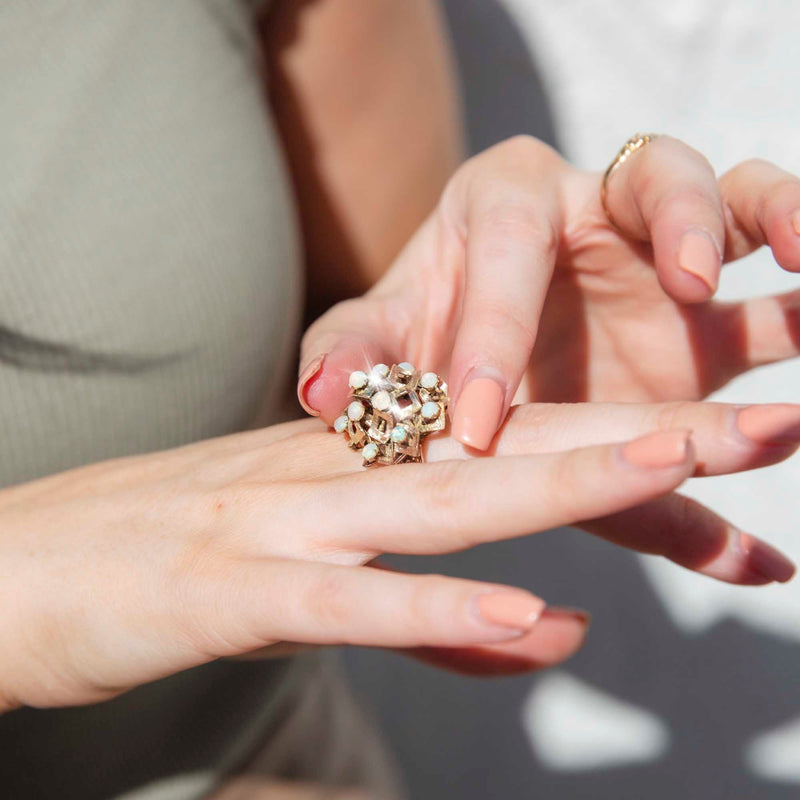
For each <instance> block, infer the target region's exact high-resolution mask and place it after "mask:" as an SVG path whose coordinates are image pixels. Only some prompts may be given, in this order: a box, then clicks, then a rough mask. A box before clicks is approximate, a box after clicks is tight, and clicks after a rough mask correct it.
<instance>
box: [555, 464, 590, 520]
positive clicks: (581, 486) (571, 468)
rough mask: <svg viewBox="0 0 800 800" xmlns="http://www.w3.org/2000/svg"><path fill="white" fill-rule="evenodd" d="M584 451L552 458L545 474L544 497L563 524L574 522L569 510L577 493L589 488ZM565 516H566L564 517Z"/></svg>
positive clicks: (574, 502)
mask: <svg viewBox="0 0 800 800" xmlns="http://www.w3.org/2000/svg"><path fill="white" fill-rule="evenodd" d="M588 458H589V454H588V453H587V452H586V450H569V451H567V452H565V453H559V454H557V455H555V456H553V457H552V459H551V461H550V464H549V468H548V470H547V473H546V476H547V477H546V497H547V500H548V503H549V504H550V505H551V506H552V508H553V509H554V510H555V511H557V512H558V513H559V514H561V515H562V519H561V521H562V522H563V523H567V522H575V521H576V520H575V519H573V518H572V517H570V516H569V510H570V509H571V508H573V507H574V506H575V504H576V497H577V492H586V491H587V490H588V489H589V488H590V480H589V477H590V476H589V474H587V461H588ZM565 515H566V516H565Z"/></svg>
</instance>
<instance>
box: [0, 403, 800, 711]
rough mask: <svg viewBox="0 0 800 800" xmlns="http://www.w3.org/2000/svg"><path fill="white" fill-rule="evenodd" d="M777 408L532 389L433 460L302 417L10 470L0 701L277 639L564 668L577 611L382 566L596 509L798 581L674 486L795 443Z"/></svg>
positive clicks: (739, 565)
mask: <svg viewBox="0 0 800 800" xmlns="http://www.w3.org/2000/svg"><path fill="white" fill-rule="evenodd" d="M781 408H784V409H785V407H777V410H776V408H775V407H766V408H755V410H753V409H754V407H751V408H749V409H746V410H744V411H742V410H739V409H736V408H733V407H729V406H723V405H716V404H693V403H689V404H679V405H674V404H673V405H672V406H648V405H641V406H637V405H624V406H611V405H608V406H600V405H586V406H581V405H576V406H568V405H556V406H546V405H537V406H522V407H518V408H516V409H514V410H513V412H512V414H511V415H510V418H509V420H508V421H507V422H506V424H505V426H504V428H503V430H502V431H501V434H500V435H499V436H498V438H497V444H496V454H495V456H494V457H483V458H468V457H466V455H465V454H464V450H463V448H462V447H461V446H460V445H458V444H457V443H456V442H454V441H451V440H450V439H449V438H448V437H439V438H438V439H436V438H434V437H431V439H429V440H428V458H429V460H430V461H431V462H438V463H426V464H409V465H402V466H395V467H390V468H387V469H380V468H379V469H375V470H362V469H361V467H360V462H361V459H360V457H359V456H358V455H357V454H355V453H353V452H351V451H350V450H348V448H347V447H346V446H345V444H344V442H343V440H342V438H341V437H339V436H334V435H331V434H330V433H329V432H328V431H327V430H326V429H325V426H324V425H323V424H322V423H321V422H320V421H319V420H305V421H302V422H295V423H287V424H285V425H280V426H275V427H272V428H267V429H264V430H261V431H254V432H248V433H242V434H237V435H233V436H227V437H223V438H219V439H215V440H210V441H206V442H201V443H199V444H195V445H191V446H187V447H183V448H180V449H176V450H170V451H166V452H163V453H157V454H153V455H147V456H138V457H131V458H125V459H120V460H116V461H109V462H104V463H99V464H95V465H93V466H89V467H84V468H80V469H75V470H72V471H69V472H65V473H61V474H58V475H54V476H51V477H48V478H44V479H41V480H38V481H35V482H32V483H28V484H23V485H19V486H15V487H11V488H8V489H5V490H3V491H2V492H0V576H1V579H0V607H2V609H3V614H2V616H1V617H0V707H1V708H4V709H8V708H13V707H16V706H19V705H30V706H38V707H44V706H63V705H76V704H84V703H92V702H97V701H100V700H103V699H105V698H109V697H112V696H114V695H116V694H119V693H121V692H123V691H125V690H127V689H130V688H133V687H134V686H137V685H139V684H142V683H146V682H148V681H152V680H154V679H157V678H159V677H162V676H166V675H168V674H171V673H174V672H178V671H181V670H184V669H187V668H190V667H192V666H195V665H198V664H201V663H203V662H207V661H210V660H213V659H216V658H220V657H231V656H239V655H243V654H247V653H252V652H254V651H259V650H261V649H262V648H265V647H269V646H270V645H274V644H276V643H278V642H282V641H286V642H298V643H306V644H314V645H324V644H341V643H351V644H361V645H372V646H382V647H393V648H403V649H414V650H415V651H416V652H417V653H419V654H421V655H422V656H423V657H428V658H435V659H436V660H437V661H438V662H439V663H444V664H452V663H454V662H455V661H456V660H457V659H458V658H459V657H460V655H459V654H461V655H463V653H464V652H465V651H464V648H478V649H477V650H472V651H470V652H472V654H473V656H475V655H476V654H477V658H478V660H480V658H481V657H486V658H489V659H491V658H502V657H504V656H507V657H508V658H511V659H514V658H516V659H518V660H519V659H521V660H522V661H524V663H525V664H526V665H527V666H529V667H530V666H533V665H539V666H547V665H550V664H553V663H556V662H559V661H561V660H563V659H564V658H566V657H568V656H569V655H571V653H572V652H574V650H576V649H577V648H578V647H579V646H580V643H581V641H582V639H583V635H584V632H585V627H586V620H585V618H584V617H582V616H581V615H580V614H575V613H571V612H567V611H560V610H558V609H550V610H546V609H545V604H544V601H542V600H540V599H539V598H537V597H535V596H534V595H532V594H530V593H528V592H526V591H522V590H520V589H514V588H508V587H503V586H497V585H493V584H486V583H480V582H476V581H468V580H461V579H455V578H447V577H442V576H431V575H427V576H420V575H405V574H400V573H393V572H390V571H385V570H380V569H375V568H372V567H370V566H367V565H368V564H369V563H370V562H372V561H373V559H375V558H376V557H377V556H378V555H380V554H381V553H419V554H426V553H442V552H446V551H453V550H458V549H463V548H467V547H471V546H473V545H476V544H479V543H481V542H485V541H489V540H494V539H500V538H506V537H512V536H521V535H524V534H527V533H530V532H533V531H537V530H544V529H547V528H552V527H554V526H559V525H565V524H570V523H575V522H579V521H581V520H593V521H592V522H591V523H587V527H588V528H590V529H591V530H593V531H594V532H596V533H599V534H600V535H602V536H604V537H606V538H609V539H612V540H616V541H618V542H620V543H622V544H624V545H626V546H629V547H633V548H634V549H639V550H643V551H646V552H651V553H661V554H663V555H665V556H667V557H669V558H672V559H673V560H675V561H677V562H678V563H681V564H683V565H684V566H689V567H691V568H693V569H696V570H698V571H701V572H704V573H706V574H709V575H711V576H714V577H717V578H720V579H723V580H728V581H732V582H735V583H751V584H763V583H768V582H770V581H772V580H787V579H788V578H789V577H790V576H791V573H792V571H793V567H792V565H791V562H788V561H787V560H786V559H785V558H783V557H782V556H780V555H779V554H777V553H776V552H775V551H774V550H772V548H770V547H769V546H768V545H766V544H764V543H761V542H759V541H758V540H756V539H754V538H753V537H749V536H746V535H745V534H741V533H740V532H739V531H737V530H736V529H735V528H733V527H732V526H730V525H728V524H727V523H724V522H723V521H721V520H719V518H717V517H716V516H714V515H713V514H712V513H711V512H708V511H706V510H704V509H701V508H700V507H699V506H694V505H692V506H687V505H686V504H685V503H681V502H680V501H676V499H675V496H673V495H670V493H671V491H672V490H673V489H674V488H675V487H676V486H678V485H679V484H680V483H681V482H682V481H683V480H685V479H686V478H687V477H689V476H690V475H692V474H694V473H695V472H696V464H702V471H703V473H704V474H715V473H721V472H731V471H738V470H741V469H748V468H752V467H754V466H760V465H763V464H766V463H771V462H774V461H778V460H782V459H783V458H785V457H786V456H788V455H789V454H790V453H791V452H792V451H793V450H794V449H795V447H796V444H797V439H798V438H799V435H798V432H797V431H796V429H795V427H791V426H789V427H787V426H786V425H783V427H782V426H781V424H779V423H776V420H779V419H780V418H781V413H782V412H781ZM794 412H795V413H796V409H794ZM783 417H784V418H785V417H786V414H783ZM770 420H771V422H770ZM745 423H746V424H745ZM688 428H691V429H692V430H693V431H694V433H693V435H692V438H691V440H690V437H689V433H688V431H687V430H686V429H688ZM748 432H749V433H748ZM642 434H644V437H643V438H641V437H642ZM637 437H639V438H637ZM608 439H614V440H616V441H623V442H624V441H625V440H632V441H627V443H623V444H606V443H601V442H604V441H607V440H608ZM693 442H694V444H693ZM586 444H590V446H582V445H586ZM579 446H580V447H579ZM574 448H577V449H574ZM695 448H696V451H695ZM633 507H637V508H636V509H635V511H626V510H627V509H631V508H633ZM632 515H633V516H632ZM637 515H638V517H637ZM648 515H649V516H648ZM637 520H638V521H639V522H638V523H637ZM653 520H657V521H658V524H653ZM554 568H556V567H555V566H554ZM419 648H424V649H423V650H421V651H420V650H419ZM448 654H449V655H448Z"/></svg>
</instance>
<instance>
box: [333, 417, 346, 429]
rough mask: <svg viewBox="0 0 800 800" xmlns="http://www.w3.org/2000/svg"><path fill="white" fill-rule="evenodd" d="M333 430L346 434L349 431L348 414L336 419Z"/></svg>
mask: <svg viewBox="0 0 800 800" xmlns="http://www.w3.org/2000/svg"><path fill="white" fill-rule="evenodd" d="M333 429H334V430H335V431H336V433H344V431H345V430H346V429H347V415H346V414H342V416H341V417H336V419H335V420H334V422H333Z"/></svg>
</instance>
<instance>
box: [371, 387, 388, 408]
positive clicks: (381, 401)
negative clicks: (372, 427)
mask: <svg viewBox="0 0 800 800" xmlns="http://www.w3.org/2000/svg"><path fill="white" fill-rule="evenodd" d="M391 405H392V398H391V397H389V392H386V391H380V392H375V394H374V395H372V406H373V408H377V409H378V411H388V410H389V407H390V406H391Z"/></svg>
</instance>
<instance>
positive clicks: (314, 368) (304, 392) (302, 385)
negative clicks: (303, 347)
mask: <svg viewBox="0 0 800 800" xmlns="http://www.w3.org/2000/svg"><path fill="white" fill-rule="evenodd" d="M323 361H325V355H324V354H323V355H321V356H317V357H316V358H315V359H314V360H313V361H312V362H311V363H310V364H308V366H306V367H305V369H303V371H302V372H301V373H300V377H299V378H298V379H297V399H298V400H299V401H300V405H301V406H302V407H303V410H304V411H305V412H306V413H307V414H311V416H312V417H318V416H319V411H317V409H316V408H312V407H311V406H310V405H309V403H308V389H309V387H310V385H311V379H312V378H314V377H316V375H318V374H319V372H320V370H321V369H322V362H323Z"/></svg>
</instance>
